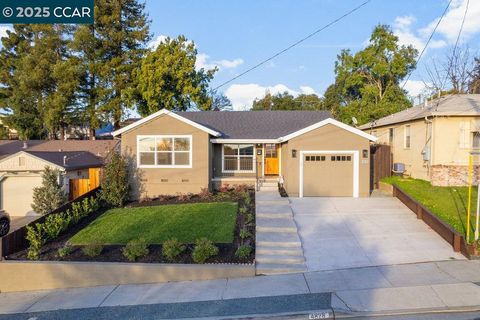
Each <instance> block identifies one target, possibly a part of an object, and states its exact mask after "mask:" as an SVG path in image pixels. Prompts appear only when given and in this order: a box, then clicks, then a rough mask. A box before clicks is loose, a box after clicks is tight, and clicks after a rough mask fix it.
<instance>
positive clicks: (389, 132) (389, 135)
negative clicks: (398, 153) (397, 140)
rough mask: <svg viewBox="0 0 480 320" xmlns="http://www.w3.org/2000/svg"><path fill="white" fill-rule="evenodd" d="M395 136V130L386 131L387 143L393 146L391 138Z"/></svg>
mask: <svg viewBox="0 0 480 320" xmlns="http://www.w3.org/2000/svg"><path fill="white" fill-rule="evenodd" d="M394 134H395V128H390V129H388V143H389V144H390V145H393V136H394Z"/></svg>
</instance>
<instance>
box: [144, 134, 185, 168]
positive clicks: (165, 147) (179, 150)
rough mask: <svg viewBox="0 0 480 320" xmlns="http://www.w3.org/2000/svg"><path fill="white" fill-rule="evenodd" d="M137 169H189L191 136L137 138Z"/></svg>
mask: <svg viewBox="0 0 480 320" xmlns="http://www.w3.org/2000/svg"><path fill="white" fill-rule="evenodd" d="M137 163H138V167H139V168H191V167H192V136H190V135H155V136H137Z"/></svg>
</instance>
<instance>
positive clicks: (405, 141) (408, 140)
mask: <svg viewBox="0 0 480 320" xmlns="http://www.w3.org/2000/svg"><path fill="white" fill-rule="evenodd" d="M410 129H411V128H410V125H406V126H405V128H404V139H403V147H404V148H405V149H410V144H411V132H410Z"/></svg>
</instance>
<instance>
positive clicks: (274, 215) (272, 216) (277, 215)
mask: <svg viewBox="0 0 480 320" xmlns="http://www.w3.org/2000/svg"><path fill="white" fill-rule="evenodd" d="M292 217H293V215H292V213H257V219H258V218H262V219H277V218H283V219H288V218H292Z"/></svg>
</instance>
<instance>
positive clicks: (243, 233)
mask: <svg viewBox="0 0 480 320" xmlns="http://www.w3.org/2000/svg"><path fill="white" fill-rule="evenodd" d="M251 236H252V234H251V233H250V232H249V231H248V230H247V229H242V230H240V238H241V239H242V240H245V239H247V238H249V237H251Z"/></svg>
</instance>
